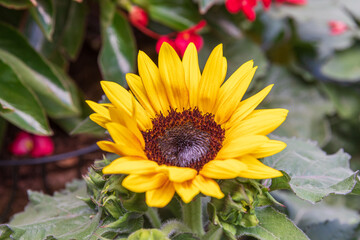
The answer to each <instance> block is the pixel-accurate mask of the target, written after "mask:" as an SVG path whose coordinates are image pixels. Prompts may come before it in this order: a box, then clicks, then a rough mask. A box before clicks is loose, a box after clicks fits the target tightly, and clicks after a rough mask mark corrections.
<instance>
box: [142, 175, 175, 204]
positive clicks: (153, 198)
mask: <svg viewBox="0 0 360 240" xmlns="http://www.w3.org/2000/svg"><path fill="white" fill-rule="evenodd" d="M174 193H175V188H174V186H173V183H172V182H170V181H167V182H166V183H165V184H164V185H163V186H161V187H160V188H157V189H154V190H151V191H147V192H146V195H145V199H146V204H147V205H148V206H149V207H158V208H161V207H165V206H166V205H167V204H168V203H169V202H170V201H171V199H172V198H173V196H174Z"/></svg>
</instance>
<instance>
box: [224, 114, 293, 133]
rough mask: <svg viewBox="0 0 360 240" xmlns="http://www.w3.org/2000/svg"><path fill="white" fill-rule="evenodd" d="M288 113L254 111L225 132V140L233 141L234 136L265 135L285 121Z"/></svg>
mask: <svg viewBox="0 0 360 240" xmlns="http://www.w3.org/2000/svg"><path fill="white" fill-rule="evenodd" d="M288 112H289V111H288V110H286V109H263V110H254V111H253V112H252V113H251V114H249V116H247V117H246V118H245V119H244V120H242V121H241V122H240V123H239V124H238V125H235V126H233V127H232V128H230V129H229V130H227V131H226V133H225V138H229V139H233V138H235V137H236V136H245V135H267V134H269V133H271V132H272V131H274V130H275V129H276V128H277V127H279V126H280V125H281V124H282V123H283V122H284V121H285V119H286V116H287V114H288Z"/></svg>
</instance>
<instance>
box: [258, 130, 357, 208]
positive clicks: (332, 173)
mask: <svg viewBox="0 0 360 240" xmlns="http://www.w3.org/2000/svg"><path fill="white" fill-rule="evenodd" d="M271 138H274V139H278V140H281V141H283V142H285V143H286V144H287V147H286V148H285V150H283V151H282V152H280V153H278V154H275V155H273V156H270V157H266V158H265V159H264V163H265V164H266V165H268V166H270V167H273V168H275V169H278V170H282V171H284V172H286V173H287V174H288V176H289V177H290V181H289V178H281V179H278V181H280V180H283V181H289V182H288V183H289V186H290V188H291V190H293V191H294V192H295V194H296V195H297V196H298V197H300V198H302V199H304V200H307V201H309V202H312V203H315V202H318V201H320V200H321V199H323V198H324V197H325V196H327V195H329V194H331V193H334V194H343V195H345V194H348V193H350V192H351V191H352V190H353V188H354V187H355V185H356V183H357V172H355V173H354V172H353V171H352V170H351V169H350V167H349V159H350V156H349V155H348V154H347V153H344V151H342V150H340V151H338V152H337V153H335V154H333V155H326V153H325V152H323V151H322V150H321V149H320V148H319V147H318V146H317V145H316V144H315V143H314V142H310V141H301V140H298V139H295V138H292V139H287V138H280V137H276V136H271ZM286 183H287V182H284V185H283V186H286ZM278 184H279V183H278Z"/></svg>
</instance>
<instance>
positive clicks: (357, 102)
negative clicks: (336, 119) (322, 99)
mask: <svg viewBox="0 0 360 240" xmlns="http://www.w3.org/2000/svg"><path fill="white" fill-rule="evenodd" d="M359 79H360V77H359ZM322 87H324V90H325V93H326V94H327V96H328V97H329V99H330V100H331V101H332V102H333V104H334V106H335V108H336V111H337V113H338V114H339V116H340V117H341V118H344V119H349V120H357V119H360V109H359V107H358V106H360V95H359V89H358V88H356V87H354V86H343V85H339V84H334V83H324V84H323V85H322Z"/></svg>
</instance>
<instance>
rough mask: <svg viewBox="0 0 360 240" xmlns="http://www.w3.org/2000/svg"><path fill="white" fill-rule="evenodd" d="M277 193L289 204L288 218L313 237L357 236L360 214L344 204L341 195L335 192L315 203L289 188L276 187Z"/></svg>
mask: <svg viewBox="0 0 360 240" xmlns="http://www.w3.org/2000/svg"><path fill="white" fill-rule="evenodd" d="M274 196H275V197H276V198H277V199H279V201H281V202H282V203H283V204H284V205H285V206H286V212H287V214H288V215H289V218H290V219H292V220H293V221H296V222H295V224H296V225H297V226H298V227H300V228H301V229H302V230H303V231H304V232H305V233H306V234H307V235H308V236H309V237H310V238H311V239H314V240H327V239H341V240H351V239H355V238H354V237H355V236H354V230H355V228H357V226H358V225H359V223H360V215H359V214H358V213H357V211H356V210H353V209H349V208H347V207H346V206H344V204H343V202H344V198H343V197H342V196H332V197H330V199H329V198H327V199H325V201H322V202H320V203H317V204H315V205H314V204H311V203H309V202H307V201H304V200H301V199H299V198H298V197H296V196H295V195H294V194H292V193H289V192H282V191H277V192H275V193H274ZM326 200H327V201H326Z"/></svg>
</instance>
